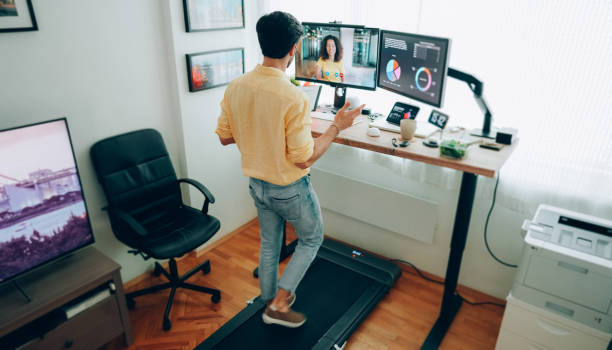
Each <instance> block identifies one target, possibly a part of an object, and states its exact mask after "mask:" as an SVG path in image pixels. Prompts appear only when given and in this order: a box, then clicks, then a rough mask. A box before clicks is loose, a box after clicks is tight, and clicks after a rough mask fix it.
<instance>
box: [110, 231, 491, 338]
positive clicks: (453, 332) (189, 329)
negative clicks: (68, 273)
mask: <svg viewBox="0 0 612 350" xmlns="http://www.w3.org/2000/svg"><path fill="white" fill-rule="evenodd" d="M227 237H228V238H223V239H222V240H220V241H221V242H220V243H217V244H215V245H214V246H213V247H211V248H210V249H207V250H208V251H206V252H204V253H198V254H195V253H192V254H190V255H187V256H185V257H184V258H182V259H181V260H180V261H179V262H178V267H179V273H183V272H185V271H187V270H189V269H190V268H192V267H193V266H195V265H197V264H198V263H199V262H201V261H203V260H205V259H210V263H211V272H210V273H209V274H207V275H202V274H196V275H194V276H193V277H192V278H190V279H189V282H190V283H195V284H200V285H203V286H211V287H213V288H218V289H220V290H221V302H220V303H219V304H213V303H212V302H211V300H210V296H207V295H205V294H200V293H196V292H192V291H189V290H178V291H177V293H176V296H175V299H174V304H173V307H172V312H171V314H170V320H171V322H172V329H171V330H170V331H168V332H164V331H163V330H162V314H163V312H164V309H165V306H166V302H167V298H168V294H169V292H168V291H162V292H158V293H155V294H150V295H146V296H142V297H139V298H136V308H135V309H134V310H132V311H130V319H131V322H132V327H133V330H134V338H135V342H134V344H133V345H132V346H130V347H128V348H125V347H123V345H122V344H123V341H122V339H121V338H117V339H115V340H114V341H112V342H111V343H109V344H107V345H106V346H105V347H103V348H102V349H103V350H117V349H129V350H162V349H163V350H187V349H189V350H191V349H193V348H194V347H196V346H197V345H198V344H200V343H201V342H202V341H204V339H206V338H207V337H208V336H209V335H211V334H212V333H213V332H214V331H215V330H217V329H218V328H219V327H220V326H221V325H223V324H224V323H225V322H227V321H228V320H229V319H231V318H232V317H233V316H234V315H236V314H237V313H238V312H239V311H240V310H242V309H243V308H244V307H245V306H246V301H247V300H249V299H251V298H253V297H256V296H257V295H259V284H258V282H257V279H255V278H253V275H252V271H253V269H254V268H255V267H256V266H257V262H258V254H259V226H258V223H257V221H256V220H253V221H252V222H250V223H248V224H247V225H245V226H243V227H241V228H240V229H238V230H237V232H235V233H233V234H229V235H228V236H227ZM288 237H289V238H291V239H294V238H295V233H294V232H293V230H292V229H291V228H290V227H288ZM285 264H286V262H285V263H283V264H281V271H282V268H284V266H285ZM402 270H403V273H402V276H401V277H400V278H399V279H398V281H397V282H396V284H395V286H394V287H393V288H392V290H391V291H390V292H389V294H388V295H387V296H386V297H385V298H384V299H383V300H382V301H381V302H380V303H379V305H378V306H377V307H376V308H375V309H374V310H373V311H372V313H371V314H370V315H369V316H368V318H367V319H366V320H365V321H364V322H363V323H362V324H361V325H360V326H359V328H358V329H357V330H356V331H355V333H354V334H353V335H352V336H351V338H350V339H349V341H348V345H347V346H346V348H345V349H347V350H362V349H368V350H369V349H376V350H378V349H388V350H410V349H419V347H420V345H421V344H422V342H423V341H424V340H425V337H426V336H427V333H428V332H429V329H430V328H431V326H432V325H433V324H434V322H435V320H436V318H437V315H438V312H439V309H440V303H441V298H442V290H443V286H442V285H438V284H435V283H432V282H428V281H426V280H424V279H422V278H420V277H419V276H418V275H417V274H416V273H415V272H414V270H412V269H411V268H409V267H407V266H402ZM426 275H427V276H428V277H431V278H438V279H439V277H436V276H433V275H429V274H426ZM163 282H165V281H164V279H163V276H161V277H154V276H152V275H149V274H146V275H144V276H142V277H139V278H136V279H135V280H133V281H130V282H129V283H127V284H126V286H125V287H126V290H127V291H133V290H137V289H140V288H144V287H147V286H150V285H154V284H159V283H163ZM459 292H460V293H461V295H463V296H464V297H465V298H466V299H468V300H471V301H493V302H496V303H503V301H502V300H499V299H496V298H493V297H490V296H487V295H485V294H483V293H480V292H478V291H475V290H472V289H469V288H466V287H462V286H460V287H459ZM298 297H299V296H298ZM303 311H305V312H306V314H308V310H303ZM502 316H503V309H502V308H501V307H498V306H493V305H484V306H471V305H468V304H466V303H464V304H463V306H462V307H461V309H460V311H459V313H458V314H457V317H456V318H455V321H454V322H453V324H452V326H451V328H450V330H449V331H448V333H447V335H446V337H445V339H444V341H443V342H442V345H441V347H440V349H453V350H455V349H470V350H474V349H493V348H494V347H495V342H496V339H497V334H498V332H499V327H500V325H501V320H502Z"/></svg>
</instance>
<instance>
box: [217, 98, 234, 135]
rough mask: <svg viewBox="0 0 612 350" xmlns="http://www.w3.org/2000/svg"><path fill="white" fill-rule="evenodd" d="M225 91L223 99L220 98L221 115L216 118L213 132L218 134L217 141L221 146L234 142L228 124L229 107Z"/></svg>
mask: <svg viewBox="0 0 612 350" xmlns="http://www.w3.org/2000/svg"><path fill="white" fill-rule="evenodd" d="M227 93H228V91H227V90H225V95H224V96H223V100H221V115H220V116H219V119H217V130H215V132H216V133H217V135H219V141H220V142H221V144H222V145H223V146H227V145H231V144H232V143H236V141H235V140H234V135H232V128H231V126H230V124H229V116H230V109H229V108H228V106H227V101H226V99H227Z"/></svg>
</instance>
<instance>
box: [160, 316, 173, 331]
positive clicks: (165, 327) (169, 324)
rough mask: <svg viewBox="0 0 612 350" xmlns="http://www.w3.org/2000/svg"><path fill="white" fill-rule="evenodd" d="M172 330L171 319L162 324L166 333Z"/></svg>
mask: <svg viewBox="0 0 612 350" xmlns="http://www.w3.org/2000/svg"><path fill="white" fill-rule="evenodd" d="M170 328H172V323H171V322H170V320H169V319H167V318H165V319H164V322H163V324H162V329H163V330H165V331H169V330H170Z"/></svg>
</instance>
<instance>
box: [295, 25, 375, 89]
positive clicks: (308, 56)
mask: <svg viewBox="0 0 612 350" xmlns="http://www.w3.org/2000/svg"><path fill="white" fill-rule="evenodd" d="M302 26H303V29H304V36H303V37H302V40H301V42H299V43H298V49H297V51H296V55H295V77H296V79H298V80H306V81H313V82H318V83H325V84H330V85H334V86H346V87H354V88H359V89H366V90H375V89H376V72H377V68H378V45H379V30H378V29H377V28H365V27H363V26H351V25H342V24H325V23H306V22H304V23H302Z"/></svg>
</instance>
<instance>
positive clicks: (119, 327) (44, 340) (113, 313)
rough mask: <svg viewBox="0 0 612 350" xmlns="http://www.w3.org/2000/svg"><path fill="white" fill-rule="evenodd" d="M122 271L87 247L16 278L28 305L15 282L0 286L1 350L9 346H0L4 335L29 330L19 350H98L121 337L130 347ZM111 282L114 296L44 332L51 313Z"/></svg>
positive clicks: (130, 330) (129, 326) (130, 340)
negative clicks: (29, 334) (29, 335)
mask: <svg viewBox="0 0 612 350" xmlns="http://www.w3.org/2000/svg"><path fill="white" fill-rule="evenodd" d="M119 269H120V266H119V265H118V264H117V263H115V262H114V261H113V260H111V259H109V258H107V257H106V256H105V255H103V254H102V253H100V252H99V251H98V250H96V249H95V248H94V247H87V248H84V249H83V250H80V251H78V252H76V253H74V254H72V255H69V256H67V257H64V258H61V259H59V260H57V261H54V262H52V263H50V264H48V265H46V266H43V267H41V268H39V269H37V270H35V271H32V272H31V273H28V274H26V275H24V276H23V277H18V278H17V282H18V283H19V285H20V286H21V288H22V289H23V290H24V291H25V293H26V294H27V295H28V296H29V297H30V298H31V301H30V302H28V301H27V300H26V298H25V297H24V296H23V295H22V294H21V293H20V292H19V290H18V289H17V288H16V287H15V285H14V284H13V283H12V282H5V283H4V284H2V285H0V348H1V349H6V348H7V347H5V346H4V345H7V344H2V339H3V337H5V336H7V335H9V334H15V332H20V330H22V333H25V332H24V331H23V330H25V329H27V330H28V331H27V332H28V333H33V334H32V336H31V338H30V339H29V340H28V341H27V342H26V343H24V344H21V345H20V346H19V347H17V349H19V350H35V349H97V348H99V347H101V346H102V345H104V344H106V343H107V342H109V341H111V340H113V339H114V338H116V337H117V336H119V335H121V334H123V339H124V342H125V345H126V346H127V345H130V344H132V343H133V341H134V336H133V334H132V327H131V325H130V319H129V317H128V311H127V307H126V303H125V296H124V292H123V284H122V282H121V275H120V274H119ZM110 283H112V284H113V285H114V286H115V291H114V293H111V294H110V297H107V298H105V299H104V300H102V301H100V302H98V303H97V304H95V305H93V306H90V307H89V308H87V309H85V310H84V311H82V312H80V313H78V314H77V315H75V316H74V317H72V318H70V319H68V320H65V321H61V322H59V323H58V322H55V323H54V328H53V329H51V330H48V331H45V329H46V328H48V327H47V326H46V325H48V324H49V322H48V319H49V318H50V315H56V314H58V312H57V311H56V310H58V308H60V307H61V306H63V305H65V304H67V303H70V302H71V301H73V300H75V299H77V298H79V297H81V296H83V295H84V294H86V293H87V292H90V291H92V290H94V289H96V288H99V287H101V286H105V285H106V286H108V285H109V284H110ZM33 322H37V323H36V326H35V327H32V326H31V325H32V324H33ZM39 324H42V325H45V326H39ZM26 327H27V328H26ZM32 329H34V330H35V331H33V332H32ZM4 339H5V340H6V338H4ZM9 349H10V348H9Z"/></svg>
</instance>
